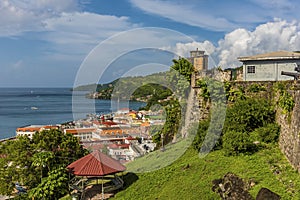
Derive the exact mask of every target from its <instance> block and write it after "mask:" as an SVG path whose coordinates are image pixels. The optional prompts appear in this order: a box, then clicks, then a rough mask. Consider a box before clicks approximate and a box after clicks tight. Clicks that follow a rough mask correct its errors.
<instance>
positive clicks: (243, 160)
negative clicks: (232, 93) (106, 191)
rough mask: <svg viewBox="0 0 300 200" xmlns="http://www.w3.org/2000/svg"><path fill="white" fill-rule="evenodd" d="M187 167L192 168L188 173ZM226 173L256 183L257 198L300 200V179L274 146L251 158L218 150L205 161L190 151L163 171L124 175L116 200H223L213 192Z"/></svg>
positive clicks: (139, 161) (152, 161)
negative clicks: (266, 194) (269, 194)
mask: <svg viewBox="0 0 300 200" xmlns="http://www.w3.org/2000/svg"><path fill="white" fill-rule="evenodd" d="M163 153H166V152H163ZM154 155H155V153H154ZM151 159H152V160H151ZM155 159H157V158H156V156H148V157H147V159H146V160H148V161H147V162H146V161H145V160H143V159H140V160H137V162H136V163H135V162H133V163H132V164H131V165H134V166H135V167H136V165H138V163H140V164H141V163H143V162H144V164H141V165H145V162H146V165H147V163H148V164H149V163H154V162H155ZM187 165H189V168H186V169H185V166H187ZM129 169H133V168H131V167H129ZM135 169H137V168H135ZM227 172H233V173H235V174H236V175H238V176H239V177H241V178H243V179H245V180H249V179H252V180H254V181H255V183H256V184H255V186H254V187H253V188H251V189H250V193H251V195H252V196H254V197H255V196H256V194H257V193H258V191H259V189H261V188H262V187H266V188H268V189H270V190H272V191H273V192H276V193H277V194H279V195H280V196H281V198H282V199H285V200H286V199H287V200H288V199H300V193H298V192H297V191H299V190H300V176H299V174H298V173H297V171H296V170H294V169H293V168H292V167H291V166H290V164H289V163H288V161H287V160H286V158H285V157H284V156H283V154H282V153H281V152H280V150H279V148H278V147H277V146H274V145H270V146H268V147H266V148H265V149H263V150H261V151H259V152H257V153H255V154H253V155H250V156H249V155H248V156H246V155H242V156H235V157H226V156H224V152H223V150H218V151H214V152H211V153H209V154H208V155H207V156H206V157H204V158H202V159H200V158H199V156H198V152H196V151H195V150H193V149H191V148H189V149H188V150H187V151H186V152H185V153H184V155H183V156H181V157H180V158H179V159H177V160H176V161H175V162H173V163H172V164H170V165H168V166H166V167H164V168H161V169H158V170H156V171H152V172H148V173H137V174H133V173H128V174H127V175H125V177H124V178H125V189H124V190H122V191H120V192H119V193H117V194H116V196H115V197H114V198H113V199H126V200H127V199H203V200H205V199H220V198H219V196H218V195H217V194H215V193H214V192H212V189H211V188H212V180H214V179H218V178H221V177H223V176H224V175H225V174H226V173H227Z"/></svg>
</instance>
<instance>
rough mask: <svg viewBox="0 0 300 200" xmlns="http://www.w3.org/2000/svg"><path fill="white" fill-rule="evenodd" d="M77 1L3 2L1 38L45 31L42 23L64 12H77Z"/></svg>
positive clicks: (6, 0) (0, 2)
mask: <svg viewBox="0 0 300 200" xmlns="http://www.w3.org/2000/svg"><path fill="white" fill-rule="evenodd" d="M76 2H77V1H76V0H64V1H61V0H39V1H30V0H15V1H10V0H1V1H0V36H2V37H3V36H15V35H20V34H22V33H24V32H26V31H40V30H43V23H42V21H43V20H45V19H47V18H50V17H53V16H57V15H59V14H60V13H62V12H68V11H75V10H76V9H77V3H76Z"/></svg>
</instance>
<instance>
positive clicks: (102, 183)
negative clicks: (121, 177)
mask: <svg viewBox="0 0 300 200" xmlns="http://www.w3.org/2000/svg"><path fill="white" fill-rule="evenodd" d="M101 199H102V200H103V199H104V188H103V176H102V198H101Z"/></svg>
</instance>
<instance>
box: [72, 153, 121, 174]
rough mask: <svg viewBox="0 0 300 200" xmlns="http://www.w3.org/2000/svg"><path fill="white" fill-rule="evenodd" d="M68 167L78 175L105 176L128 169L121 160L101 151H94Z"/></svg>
mask: <svg viewBox="0 0 300 200" xmlns="http://www.w3.org/2000/svg"><path fill="white" fill-rule="evenodd" d="M67 168H68V169H69V170H70V171H71V172H72V173H73V174H74V175H76V176H104V175H108V174H114V173H117V172H122V171H125V170H126V167H125V166H123V165H122V164H121V163H120V162H118V161H117V160H115V159H113V158H111V157H109V156H107V155H105V154H104V153H101V152H100V151H93V152H92V153H90V154H89V155H86V156H84V157H82V158H80V159H79V160H77V161H75V162H73V163H71V164H70V165H69V166H67Z"/></svg>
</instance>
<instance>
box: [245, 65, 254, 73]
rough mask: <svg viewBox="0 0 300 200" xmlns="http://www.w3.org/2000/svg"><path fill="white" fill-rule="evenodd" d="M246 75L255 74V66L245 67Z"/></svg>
mask: <svg viewBox="0 0 300 200" xmlns="http://www.w3.org/2000/svg"><path fill="white" fill-rule="evenodd" d="M247 73H248V74H254V73H255V66H252V65H251V66H247Z"/></svg>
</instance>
